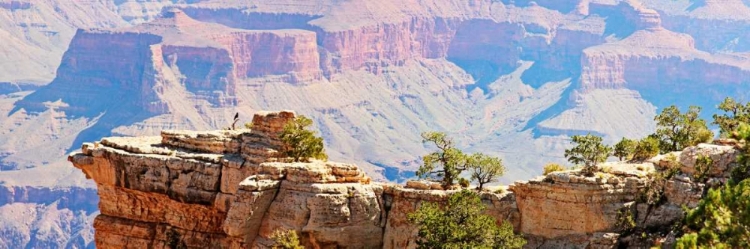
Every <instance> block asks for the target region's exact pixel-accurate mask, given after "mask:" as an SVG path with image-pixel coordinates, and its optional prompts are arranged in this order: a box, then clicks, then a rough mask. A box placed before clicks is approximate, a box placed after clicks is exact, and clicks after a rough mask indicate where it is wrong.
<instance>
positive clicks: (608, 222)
mask: <svg viewBox="0 0 750 249" xmlns="http://www.w3.org/2000/svg"><path fill="white" fill-rule="evenodd" d="M293 117H294V114H293V113H291V112H277V113H260V114H257V115H256V116H255V117H254V119H253V122H254V127H255V129H254V130H224V131H207V132H191V131H164V132H163V133H162V135H161V136H160V137H134V138H106V139H103V140H102V141H100V142H97V143H93V144H91V143H87V144H84V145H83V148H82V151H81V152H80V153H75V154H71V156H70V157H69V160H70V161H71V162H72V163H73V164H74V166H75V167H77V168H79V169H81V170H82V171H83V172H84V173H85V174H86V176H87V177H89V178H91V179H93V180H94V181H95V182H96V184H97V188H98V194H99V197H100V202H99V209H100V211H101V214H100V215H99V216H97V218H96V220H95V221H94V228H95V229H96V236H95V241H96V245H97V247H98V248H141V247H155V248H174V247H181V246H183V247H188V248H205V247H210V246H219V247H222V248H247V247H253V248H268V247H270V246H272V245H273V241H271V240H270V236H271V234H272V233H273V232H274V231H276V230H280V229H281V230H295V231H298V232H299V234H300V238H301V241H302V243H303V244H304V245H305V246H306V247H310V248H414V247H415V243H414V238H415V237H416V230H415V227H414V226H413V225H412V224H411V223H410V222H409V221H408V220H407V218H406V217H407V215H408V214H409V213H411V212H413V211H414V210H416V209H417V208H418V206H419V203H421V202H444V201H445V200H446V199H447V197H448V196H449V195H451V194H452V193H455V191H446V190H442V189H441V188H440V187H439V186H438V187H432V186H431V185H430V184H429V183H426V184H425V183H420V182H410V183H409V184H407V185H406V186H405V187H404V186H399V185H393V184H384V183H375V182H372V181H371V179H370V178H369V177H367V176H366V175H365V174H364V173H363V172H362V171H361V170H360V169H359V168H358V167H357V166H356V165H352V164H345V163H334V162H323V161H313V162H311V163H283V162H276V160H277V158H276V156H275V154H276V153H277V151H276V149H277V148H278V146H279V141H278V140H277V139H276V137H277V134H278V132H279V131H280V129H281V128H282V126H283V124H284V123H285V122H287V121H288V120H290V119H291V118H293ZM736 153H737V152H736V150H735V149H734V148H733V147H732V146H722V145H708V144H702V145H699V146H696V147H690V148H688V149H686V150H685V151H683V152H678V153H674V158H675V159H669V157H668V156H662V157H660V158H655V159H653V160H651V161H649V162H645V163H640V164H627V163H606V164H602V165H600V166H599V167H600V168H601V172H600V173H598V174H597V175H596V176H594V177H583V176H579V174H578V173H577V171H564V172H554V173H551V174H549V175H547V176H543V177H538V178H535V179H532V180H529V181H520V182H516V183H515V184H513V185H511V186H510V188H509V192H506V193H503V194H494V193H489V192H486V193H482V199H483V203H484V204H485V205H487V209H486V211H485V212H486V213H487V214H489V215H491V216H493V217H495V218H496V219H497V221H498V222H504V221H508V222H510V223H511V224H513V225H514V227H515V229H516V230H517V231H518V232H521V233H522V234H524V235H525V236H526V237H527V238H528V239H529V244H528V245H527V246H528V247H529V248H559V247H566V248H614V247H616V246H618V245H620V246H625V247H639V246H650V245H654V244H657V243H662V242H664V241H661V240H660V239H662V238H664V237H667V235H668V233H669V231H671V230H670V226H671V225H672V224H673V223H674V222H677V221H679V220H680V219H681V218H682V217H683V209H682V208H681V207H682V206H686V207H688V208H690V207H695V205H697V202H698V200H700V198H701V195H702V193H703V188H704V187H705V186H706V183H713V184H716V183H720V182H723V181H725V179H726V177H727V175H728V173H727V172H728V170H730V169H731V167H732V164H733V161H734V158H735V157H736V155H737V154H736ZM698 156H708V157H711V158H713V159H714V161H713V162H714V165H712V167H711V170H710V171H709V173H708V174H707V176H708V180H706V181H697V180H696V179H695V178H693V175H694V173H695V172H694V171H695V169H694V168H695V161H696V158H697V157H698ZM670 160H672V161H670ZM670 165H672V166H670ZM674 165H680V166H679V170H678V173H677V174H676V176H675V177H672V178H668V179H665V180H664V181H665V182H660V183H656V182H655V181H656V180H654V175H656V174H659V172H661V171H663V170H666V169H664V168H665V167H674ZM655 188H660V189H658V191H659V193H660V194H661V195H663V196H664V200H665V201H663V202H659V203H658V204H653V203H647V202H644V201H643V200H642V198H644V197H643V196H644V195H646V194H647V192H648V191H650V190H653V189H655ZM626 211H627V214H628V215H629V216H630V218H631V219H633V220H634V222H635V224H636V225H635V227H634V228H631V229H650V230H649V231H653V230H657V231H662V232H661V233H658V232H657V233H655V234H654V235H653V236H652V237H648V238H642V237H640V235H638V236H630V234H629V233H627V231H625V229H624V228H623V227H621V226H619V225H618V224H619V223H618V222H619V221H620V220H621V219H623V213H625V212H626ZM653 239H659V242H657V241H655V240H653ZM664 243H670V241H666V242H664Z"/></svg>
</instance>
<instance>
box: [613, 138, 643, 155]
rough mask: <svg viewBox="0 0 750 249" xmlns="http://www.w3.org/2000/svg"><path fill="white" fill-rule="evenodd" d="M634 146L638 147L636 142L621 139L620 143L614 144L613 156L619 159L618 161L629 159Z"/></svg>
mask: <svg viewBox="0 0 750 249" xmlns="http://www.w3.org/2000/svg"><path fill="white" fill-rule="evenodd" d="M636 145H638V143H637V142H636V141H634V140H630V139H627V138H622V140H620V142H618V143H617V144H615V147H614V154H613V155H614V156H616V157H617V158H618V159H620V161H622V160H627V159H630V158H631V157H633V152H634V151H635V147H636Z"/></svg>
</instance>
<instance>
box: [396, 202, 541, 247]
mask: <svg viewBox="0 0 750 249" xmlns="http://www.w3.org/2000/svg"><path fill="white" fill-rule="evenodd" d="M484 209H485V206H484V204H482V201H481V200H480V198H479V195H478V194H477V193H474V192H472V191H469V190H462V191H461V192H458V193H455V194H453V195H451V196H450V198H449V199H448V203H447V205H446V206H445V208H440V206H439V205H438V204H436V203H430V202H425V203H422V205H421V206H420V207H419V209H417V211H415V212H414V213H411V214H409V215H408V219H409V221H410V222H412V223H414V224H416V225H417V227H418V229H419V233H418V238H417V248H488V249H489V248H509V249H513V248H522V247H523V245H524V244H526V241H525V240H524V239H523V237H521V236H519V235H516V234H514V233H513V226H512V225H510V223H508V222H507V221H504V222H503V223H502V225H501V226H498V225H497V223H496V221H495V219H494V218H492V217H491V216H488V215H484V214H482V211H483V210H484Z"/></svg>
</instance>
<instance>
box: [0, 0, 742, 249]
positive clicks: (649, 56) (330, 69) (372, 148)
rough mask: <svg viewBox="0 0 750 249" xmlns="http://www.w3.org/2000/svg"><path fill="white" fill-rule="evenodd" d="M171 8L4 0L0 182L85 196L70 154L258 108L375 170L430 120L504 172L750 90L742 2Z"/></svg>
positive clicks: (707, 109)
mask: <svg viewBox="0 0 750 249" xmlns="http://www.w3.org/2000/svg"><path fill="white" fill-rule="evenodd" d="M174 2H175V1H171V0H148V1H141V0H138V1H136V0H126V1H119V0H118V1H112V0H107V1H97V2H81V1H62V0H43V1H29V0H0V43H2V44H3V46H0V55H2V56H0V63H4V64H3V65H2V66H1V67H0V116H1V117H0V170H2V172H0V181H5V182H6V183H4V184H3V186H4V187H6V188H8V189H10V188H15V187H19V188H24V187H31V188H33V189H37V188H51V189H55V188H54V186H65V187H66V188H67V187H72V188H84V189H89V190H87V191H89V192H90V189H91V188H92V186H91V185H85V181H84V180H83V175H82V174H80V173H79V172H76V171H72V170H71V169H66V168H65V167H64V165H67V163H66V162H65V161H64V158H65V155H66V154H68V153H69V152H72V151H74V150H77V149H79V148H80V144H81V143H83V142H89V141H98V140H100V139H102V138H103V137H107V136H113V135H115V136H143V135H149V136H156V135H159V134H161V131H162V130H215V129H221V128H226V127H229V126H231V124H232V122H233V120H232V117H233V116H234V114H235V113H240V121H239V122H238V123H237V124H238V125H239V126H242V125H243V124H244V123H247V122H250V121H251V115H252V114H253V113H255V112H256V111H258V110H264V109H294V110H297V111H298V113H299V114H304V115H306V116H309V117H311V118H312V119H313V120H314V121H315V126H316V128H317V129H318V130H319V131H320V133H321V135H323V137H324V138H325V142H326V145H327V148H328V152H329V154H330V156H331V159H332V160H335V161H342V162H352V163H355V164H356V165H358V167H359V169H360V170H362V171H363V172H365V173H367V174H368V176H370V177H372V178H373V179H375V180H380V181H397V182H403V181H405V180H407V179H408V178H410V177H413V176H414V171H415V170H416V169H417V167H418V165H419V157H420V155H423V154H425V153H427V151H428V150H429V148H426V147H425V146H423V145H422V143H421V138H420V136H419V133H420V132H423V131H432V130H435V131H447V132H448V133H449V134H450V135H451V136H453V137H454V138H455V139H456V142H457V143H458V145H459V147H461V148H462V149H465V150H467V151H472V152H474V151H482V152H486V153H488V154H493V155H497V156H501V157H503V159H504V162H505V163H506V166H507V167H508V173H507V174H506V175H505V176H504V177H503V179H502V182H503V183H504V184H508V183H511V182H512V181H514V180H520V179H529V178H532V177H533V176H536V175H538V174H539V172H540V171H541V167H540V166H539V165H543V164H544V163H547V162H560V163H562V162H564V158H563V157H562V152H563V150H564V149H565V148H566V147H567V146H569V141H568V140H566V137H567V136H569V135H575V134H588V133H591V134H597V135H601V136H604V137H605V141H607V142H615V141H617V140H619V139H620V138H621V137H630V138H639V137H643V136H645V135H647V134H649V133H651V132H652V131H653V128H654V122H653V116H654V115H655V114H656V113H658V111H659V109H660V108H663V107H665V106H668V105H671V104H677V105H678V106H681V107H686V106H688V105H700V106H702V107H704V113H703V116H704V117H705V118H710V115H711V112H712V111H714V110H715V106H716V103H718V102H719V101H721V100H722V99H723V98H724V97H726V96H728V95H730V96H733V97H738V98H740V99H742V98H745V99H747V96H745V95H746V93H747V92H748V91H747V89H746V88H747V84H746V83H747V82H746V79H747V78H748V77H747V74H748V70H750V69H748V68H749V66H748V65H750V64H749V63H748V60H749V59H750V57H749V56H748V55H747V53H746V52H747V51H750V45H749V44H750V43H748V42H747V41H748V34H750V32H748V31H750V21H748V20H749V19H748V16H750V8H748V7H747V6H746V4H745V3H744V2H743V1H741V0H731V1H729V0H726V1H689V0H675V1H672V0H656V1H619V0H615V1H611V0H570V1H568V0H565V1H552V0H536V1H529V0H515V1H510V0H503V1H465V0H438V1H428V2H424V1H423V2H404V1H395V0H386V1H328V0H320V1H310V2H299V1H284V0H281V1H265V2H254V3H248V2H247V1H233V0H229V1H228V0H202V1H182V2H181V3H177V4H175V3H174ZM745 2H746V1H745ZM49 172H54V173H49ZM48 173H49V174H48ZM39 175H45V177H37V176H39ZM48 175H50V176H48ZM11 183H12V184H11ZM51 193H58V192H56V191H52V192H51ZM60 196H61V197H60V198H63V196H64V195H62V194H61V195H60ZM63 202H64V200H63ZM23 203H25V204H24V205H26V206H25V207H26V208H29V209H30V208H31V207H32V206H33V207H36V205H37V203H41V204H39V205H42V206H47V205H51V204H50V202H48V200H47V199H44V198H42V199H40V200H39V201H38V202H37V201H35V200H31V199H29V200H25V201H24V202H23ZM91 206H95V204H91ZM61 209H64V208H61ZM50 210H51V209H50ZM71 210H73V209H71ZM76 212H78V211H74V212H73V213H76ZM39 214H41V213H39ZM75 216H76V217H78V218H76V219H78V220H80V221H84V220H86V219H88V218H87V217H89V216H90V213H89V212H88V211H85V212H81V213H76V215H75ZM50 217H52V216H50ZM40 224H41V223H40ZM81 224H83V223H81ZM88 225H89V224H87V225H86V226H88ZM14 227H22V226H15V225H14ZM30 227H32V228H28V229H26V228H23V229H20V230H24V231H25V230H29V231H31V232H29V233H30V234H31V233H33V231H37V230H40V229H37V228H33V226H30ZM74 227H77V226H74ZM76 229H77V228H76ZM20 230H18V231H20ZM74 230H75V229H72V230H71V232H70V233H71V234H75V233H76V232H75V231H74ZM14 231H16V230H14ZM81 231H83V230H81ZM13 233H14V234H15V232H13ZM20 233H25V232H20ZM20 233H19V234H20ZM31 237H33V235H30V236H29V238H31ZM68 237H69V238H75V237H76V236H72V235H71V236H68ZM607 238H609V237H607V236H602V237H601V240H603V241H605V240H607ZM29 241H31V239H29ZM61 241H62V240H61ZM84 241H87V240H84ZM24 243H25V242H24ZM60 243H63V242H60ZM14 245H21V244H20V243H19V244H14Z"/></svg>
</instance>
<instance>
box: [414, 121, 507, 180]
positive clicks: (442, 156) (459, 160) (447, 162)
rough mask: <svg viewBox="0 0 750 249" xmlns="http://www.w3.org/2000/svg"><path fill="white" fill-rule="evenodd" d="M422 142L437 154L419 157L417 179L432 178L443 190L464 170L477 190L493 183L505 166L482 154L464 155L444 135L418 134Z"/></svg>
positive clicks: (499, 161) (437, 133)
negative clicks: (420, 164) (429, 145)
mask: <svg viewBox="0 0 750 249" xmlns="http://www.w3.org/2000/svg"><path fill="white" fill-rule="evenodd" d="M422 142H424V143H430V144H432V145H434V146H435V147H437V151H435V152H432V153H430V154H427V155H425V156H424V157H422V166H420V167H419V169H418V170H417V176H419V177H420V178H429V177H436V178H438V179H440V181H441V183H442V186H443V188H445V189H449V188H450V187H451V186H453V184H454V182H455V181H456V180H458V176H459V175H460V174H461V173H462V172H464V171H466V170H469V171H470V173H471V180H472V181H477V182H478V183H479V187H478V189H479V190H480V191H481V190H482V188H483V187H484V184H487V183H490V182H492V181H495V180H497V178H498V177H501V176H502V175H503V174H504V173H505V166H504V165H503V161H502V160H501V159H500V158H497V157H493V156H488V155H485V154H482V153H476V154H471V155H467V154H465V153H464V152H463V151H461V150H459V149H457V148H456V147H455V146H454V144H453V140H451V139H450V138H449V137H448V136H447V135H445V133H442V132H425V133H422ZM467 185H468V184H467Z"/></svg>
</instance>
